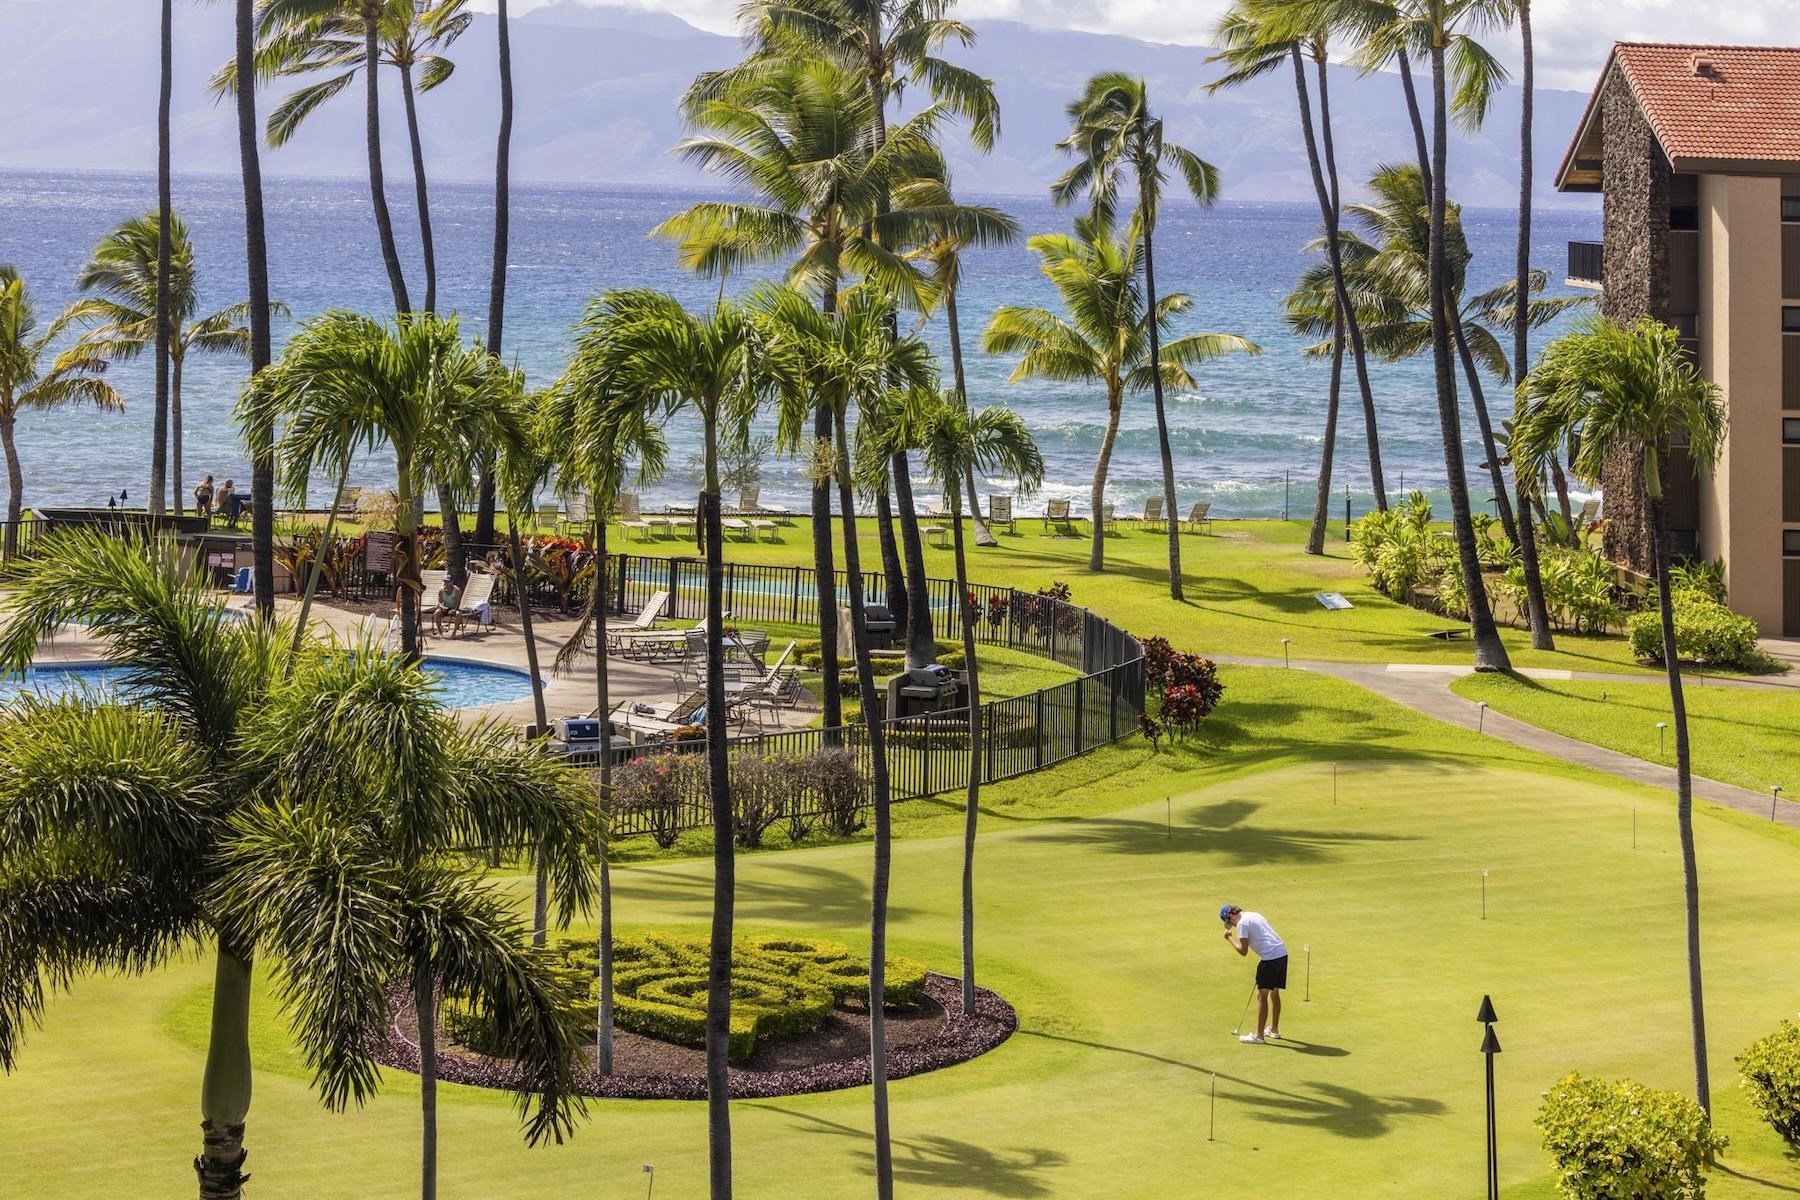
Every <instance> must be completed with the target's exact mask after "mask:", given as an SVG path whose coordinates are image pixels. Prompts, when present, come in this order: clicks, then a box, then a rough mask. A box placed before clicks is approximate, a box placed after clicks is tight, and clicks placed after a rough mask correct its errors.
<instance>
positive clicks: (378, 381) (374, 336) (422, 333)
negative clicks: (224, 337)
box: [239, 310, 506, 657]
mask: <svg viewBox="0 0 1800 1200" xmlns="http://www.w3.org/2000/svg"><path fill="white" fill-rule="evenodd" d="M493 362H494V360H493V359H491V358H489V357H488V355H487V354H486V352H485V351H483V350H481V349H480V348H479V347H475V346H469V345H465V344H463V343H462V342H461V340H460V338H459V334H458V326H457V321H456V318H454V317H450V318H442V317H436V316H433V315H431V314H429V313H418V314H414V315H412V316H410V317H403V318H399V319H397V320H396V321H394V322H392V323H389V324H383V323H381V322H379V321H376V320H374V319H373V318H370V317H364V316H359V315H357V314H355V313H349V312H343V311H341V310H334V311H331V312H327V313H325V314H323V315H322V316H319V317H317V318H315V319H313V320H311V321H309V322H307V323H306V324H305V325H303V326H301V328H300V332H299V333H297V334H296V335H295V336H294V338H293V340H292V341H290V342H289V343H288V344H287V348H286V349H285V350H283V352H282V356H281V361H280V363H278V364H277V365H276V366H275V367H274V368H273V369H272V370H271V372H270V373H269V377H268V378H267V379H266V380H264V381H263V382H262V383H261V384H260V385H259V386H257V387H256V388H254V389H253V390H252V391H250V392H248V393H246V395H245V398H244V400H243V401H242V402H240V404H239V411H240V415H241V416H242V417H243V418H244V419H245V424H246V428H247V429H248V430H250V431H251V432H252V433H262V434H265V435H267V436H270V437H273V436H274V433H275V432H276V431H277V430H279V431H280V433H281V458H282V474H283V478H284V481H285V486H286V488H287V490H288V491H289V492H290V493H292V494H295V495H299V496H304V495H305V493H306V487H307V483H308V481H309V480H310V478H311V477H312V475H313V473H314V471H315V470H318V469H320V468H324V469H325V470H326V472H327V474H328V475H329V477H331V478H341V477H342V476H343V475H344V474H345V472H346V471H347V469H348V465H349V462H350V460H351V458H352V457H353V456H354V455H355V454H356V453H357V451H358V450H359V449H364V448H373V447H375V446H378V445H382V444H385V445H387V446H388V447H389V448H390V449H391V450H392V451H393V455H394V475H395V483H394V491H395V494H396V496H397V497H398V501H399V503H398V512H397V513H396V516H395V522H394V523H395V525H396V527H397V528H396V529H395V533H396V535H397V537H398V541H399V544H400V549H399V553H400V565H399V567H398V568H397V569H398V572H399V578H397V579H396V580H395V585H396V588H397V590H398V592H399V594H400V606H399V617H400V645H401V649H402V651H403V652H404V653H405V654H406V655H408V656H409V657H411V656H416V655H417V654H418V653H419V599H420V596H419V593H420V590H421V588H422V586H423V585H422V584H421V582H420V578H419V567H420V565H421V564H420V562H419V556H418V553H417V550H416V536H417V530H416V528H415V525H414V521H413V507H414V506H413V497H414V496H416V495H420V494H422V490H423V489H424V488H426V487H437V488H438V489H440V494H448V495H449V496H451V497H455V496H458V495H463V494H466V492H467V489H468V488H469V487H470V486H471V484H472V482H473V474H474V463H475V461H476V456H477V452H478V449H480V448H485V447H489V446H493V445H496V444H497V443H498V441H499V440H500V437H501V430H500V427H499V423H500V421H501V419H502V417H503V415H504V412H505V407H506V400H505V392H504V390H503V389H502V388H500V387H498V386H497V381H496V378H495V372H494V370H493V369H492V368H493Z"/></svg>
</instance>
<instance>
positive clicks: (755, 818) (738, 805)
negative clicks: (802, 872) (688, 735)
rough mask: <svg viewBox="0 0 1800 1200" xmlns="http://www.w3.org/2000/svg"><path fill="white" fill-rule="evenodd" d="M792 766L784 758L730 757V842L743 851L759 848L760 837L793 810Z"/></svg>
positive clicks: (788, 758) (746, 754)
mask: <svg viewBox="0 0 1800 1200" xmlns="http://www.w3.org/2000/svg"><path fill="white" fill-rule="evenodd" d="M794 763H795V760H794V758H793V757H792V756H791V755H786V754H771V755H769V756H767V757H764V756H763V755H761V754H757V753H755V752H754V751H750V750H740V751H739V752H738V753H736V754H734V755H732V756H731V807H732V824H733V830H734V833H733V838H734V840H735V841H736V842H737V844H738V845H740V846H742V847H744V848H745V849H747V850H754V849H755V848H756V847H758V846H760V845H762V840H763V834H765V833H767V832H768V831H769V829H770V827H771V826H773V825H774V824H775V823H776V822H778V821H780V820H781V819H782V818H783V817H785V816H786V815H787V814H788V811H789V810H790V809H791V808H793V807H794V805H793V799H794V793H795V786H794V785H795V782H796V775H795V770H794ZM803 836H804V835H803Z"/></svg>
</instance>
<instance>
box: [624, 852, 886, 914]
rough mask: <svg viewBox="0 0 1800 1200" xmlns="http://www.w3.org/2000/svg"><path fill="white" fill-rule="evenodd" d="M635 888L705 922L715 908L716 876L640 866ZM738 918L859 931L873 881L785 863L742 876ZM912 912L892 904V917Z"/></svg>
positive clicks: (738, 888) (636, 871)
mask: <svg viewBox="0 0 1800 1200" xmlns="http://www.w3.org/2000/svg"><path fill="white" fill-rule="evenodd" d="M632 876H633V878H632V880H631V885H632V892H633V894H634V895H638V896H643V897H646V898H649V899H653V900H656V901H658V902H659V903H661V904H663V905H666V906H681V907H686V908H689V909H691V910H692V916H693V919H694V920H696V921H702V920H705V919H706V916H707V914H708V913H709V912H711V910H712V879H711V877H710V876H705V875H694V874H690V873H688V872H685V871H673V870H658V869H656V868H649V869H641V868H640V869H637V870H634V871H633V872H632ZM736 895H737V900H736V908H737V915H738V919H739V920H748V921H772V922H782V923H786V922H794V923H799V924H805V925H817V926H824V927H828V928H834V929H835V928H850V929H855V928H858V927H860V926H863V925H866V923H867V922H868V919H869V881H868V880H867V879H866V878H864V877H862V876H860V875H855V874H852V873H851V872H849V871H840V870H836V869H834V868H832V867H825V866H819V865H817V864H813V863H799V862H782V863H780V864H779V868H778V870H777V871H776V873H774V874H773V875H769V876H767V877H765V876H764V875H762V874H753V875H749V876H744V875H739V876H738V879H737V886H736ZM910 912H911V910H910V909H908V908H906V907H905V906H904V905H895V904H894V903H892V902H891V901H890V902H889V904H888V917H889V919H890V920H893V919H898V918H903V917H905V916H907V915H908V914H909V913H910Z"/></svg>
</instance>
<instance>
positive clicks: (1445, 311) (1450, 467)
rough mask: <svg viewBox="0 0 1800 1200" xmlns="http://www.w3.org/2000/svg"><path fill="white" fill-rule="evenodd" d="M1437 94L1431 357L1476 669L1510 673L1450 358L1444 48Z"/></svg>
mask: <svg viewBox="0 0 1800 1200" xmlns="http://www.w3.org/2000/svg"><path fill="white" fill-rule="evenodd" d="M1431 92H1432V117H1433V128H1432V144H1431V150H1432V166H1433V170H1432V179H1433V183H1432V187H1431V247H1430V254H1429V262H1428V264H1427V266H1428V272H1427V273H1428V274H1429V276H1430V283H1431V296H1430V302H1431V343H1432V358H1433V360H1434V362H1435V365H1436V368H1437V393H1438V422H1439V424H1440V425H1441V426H1442V428H1443V435H1444V473H1445V475H1446V476H1447V477H1448V479H1449V486H1450V513H1451V519H1452V521H1453V523H1454V526H1455V532H1456V552H1457V559H1458V560H1459V563H1460V566H1461V570H1462V575H1463V589H1464V591H1465V593H1466V594H1467V597H1468V603H1469V624H1470V627H1471V629H1472V632H1473V637H1474V642H1475V669H1476V670H1477V671H1508V670H1511V669H1512V661H1511V660H1510V659H1509V658H1508V657H1507V654H1506V646H1505V644H1504V643H1503V642H1501V640H1500V631H1499V630H1498V629H1497V628H1496V627H1495V625H1494V613H1493V610H1492V609H1491V608H1490V607H1489V605H1488V597H1487V584H1486V583H1485V582H1484V581H1483V579H1482V576H1481V560H1480V557H1479V556H1478V555H1477V553H1476V550H1475V526H1474V523H1473V522H1472V521H1471V520H1470V516H1469V480H1468V476H1467V475H1466V474H1465V473H1464V471H1463V446H1462V420H1461V417H1460V415H1459V414H1458V412H1457V403H1456V374H1455V371H1454V369H1453V367H1452V364H1451V361H1450V350H1451V336H1450V324H1451V323H1450V321H1449V320H1448V319H1447V317H1448V315H1449V312H1450V303H1449V291H1450V289H1449V287H1448V277H1447V272H1446V267H1445V260H1444V220H1445V215H1446V199H1445V195H1444V162H1445V159H1446V157H1447V156H1448V153H1449V141H1448V132H1449V130H1448V125H1449V122H1448V119H1447V113H1446V108H1447V103H1446V101H1447V97H1446V95H1445V88H1444V51H1443V47H1442V46H1441V45H1436V44H1434V45H1433V47H1432V51H1431Z"/></svg>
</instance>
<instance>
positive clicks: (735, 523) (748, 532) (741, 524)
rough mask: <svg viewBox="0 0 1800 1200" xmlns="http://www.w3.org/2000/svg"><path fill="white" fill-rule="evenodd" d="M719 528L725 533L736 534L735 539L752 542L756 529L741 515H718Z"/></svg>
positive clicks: (754, 538)
mask: <svg viewBox="0 0 1800 1200" xmlns="http://www.w3.org/2000/svg"><path fill="white" fill-rule="evenodd" d="M719 528H720V529H722V530H724V531H725V532H726V533H730V534H736V535H737V539H738V541H740V542H753V541H755V540H756V530H755V529H754V528H753V527H752V526H751V524H750V522H748V521H746V520H744V518H742V517H720V518H719Z"/></svg>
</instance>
